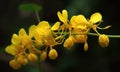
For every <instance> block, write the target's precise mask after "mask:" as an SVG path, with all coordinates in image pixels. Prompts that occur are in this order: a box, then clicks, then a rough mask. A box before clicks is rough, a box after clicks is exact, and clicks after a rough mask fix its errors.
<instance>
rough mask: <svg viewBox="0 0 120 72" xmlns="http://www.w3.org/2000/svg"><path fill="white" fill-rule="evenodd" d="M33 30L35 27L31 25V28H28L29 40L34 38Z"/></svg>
mask: <svg viewBox="0 0 120 72" xmlns="http://www.w3.org/2000/svg"><path fill="white" fill-rule="evenodd" d="M35 29H36V26H35V25H32V26H30V27H29V37H30V38H32V37H33V36H34V33H35Z"/></svg>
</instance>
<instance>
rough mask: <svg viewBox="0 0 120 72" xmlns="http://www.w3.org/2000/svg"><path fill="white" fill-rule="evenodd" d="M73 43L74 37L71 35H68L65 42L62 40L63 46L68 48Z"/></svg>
mask: <svg viewBox="0 0 120 72" xmlns="http://www.w3.org/2000/svg"><path fill="white" fill-rule="evenodd" d="M74 43H75V39H74V37H73V36H69V37H68V38H67V39H66V40H65V42H64V47H65V48H68V49H70V48H71V47H72V46H73V45H74Z"/></svg>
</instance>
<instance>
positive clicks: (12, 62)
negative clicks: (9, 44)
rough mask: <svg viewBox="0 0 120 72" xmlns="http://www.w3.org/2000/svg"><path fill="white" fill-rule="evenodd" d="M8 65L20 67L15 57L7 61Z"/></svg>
mask: <svg viewBox="0 0 120 72" xmlns="http://www.w3.org/2000/svg"><path fill="white" fill-rule="evenodd" d="M9 65H10V66H11V67H12V68H13V69H15V70H17V69H19V68H21V64H20V63H19V62H17V61H16V60H15V59H13V60H11V61H10V62H9Z"/></svg>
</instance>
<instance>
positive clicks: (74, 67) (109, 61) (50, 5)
mask: <svg viewBox="0 0 120 72" xmlns="http://www.w3.org/2000/svg"><path fill="white" fill-rule="evenodd" d="M118 1H119V0H1V1H0V9H1V10H0V72H39V71H42V72H48V71H49V72H69V71H74V72H115V71H117V72H119V71H120V69H119V68H120V46H119V41H120V39H119V38H110V44H109V46H108V47H107V48H101V47H100V46H99V45H98V43H97V42H98V41H97V37H94V36H88V44H89V50H88V51H87V52H84V51H83V45H82V44H76V45H75V46H74V47H73V48H72V50H71V51H69V52H68V51H66V50H65V49H64V48H63V47H62V46H58V47H57V48H56V49H57V51H58V54H59V57H58V58H57V59H56V60H54V61H51V60H49V59H47V60H46V61H45V62H43V63H41V64H37V63H36V64H29V65H27V66H24V67H22V68H21V69H19V70H13V69H11V68H10V67H9V64H8V62H9V60H10V59H12V57H11V55H8V54H6V53H5V52H4V49H5V47H6V46H7V45H9V44H10V39H11V36H12V34H13V33H17V32H18V31H19V29H20V28H22V27H23V28H25V29H26V30H27V29H28V28H29V26H30V25H32V24H36V25H37V23H38V21H37V19H36V16H35V14H34V13H24V12H21V11H20V10H19V9H18V7H19V5H20V4H22V3H36V4H39V5H41V6H42V7H43V9H42V10H41V11H40V12H39V14H40V19H41V20H47V21H49V22H51V23H54V22H56V21H58V17H57V11H61V10H63V9H67V10H68V13H69V18H70V17H71V16H72V15H77V14H84V15H85V16H86V17H87V18H89V17H90V15H91V14H92V13H94V12H100V13H101V14H102V16H103V23H102V26H106V25H112V27H111V28H110V29H108V30H103V31H100V33H106V34H113V35H120V28H119V27H120V24H119V22H120V18H119V14H120V11H119V10H120V7H119V2H118Z"/></svg>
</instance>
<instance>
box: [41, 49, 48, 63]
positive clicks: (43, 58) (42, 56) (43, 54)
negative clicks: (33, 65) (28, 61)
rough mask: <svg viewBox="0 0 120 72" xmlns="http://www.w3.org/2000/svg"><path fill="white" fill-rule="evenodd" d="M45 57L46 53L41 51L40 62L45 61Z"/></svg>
mask: <svg viewBox="0 0 120 72" xmlns="http://www.w3.org/2000/svg"><path fill="white" fill-rule="evenodd" d="M46 57H47V52H45V51H43V52H42V53H41V55H40V60H41V61H44V60H45V59H46Z"/></svg>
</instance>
